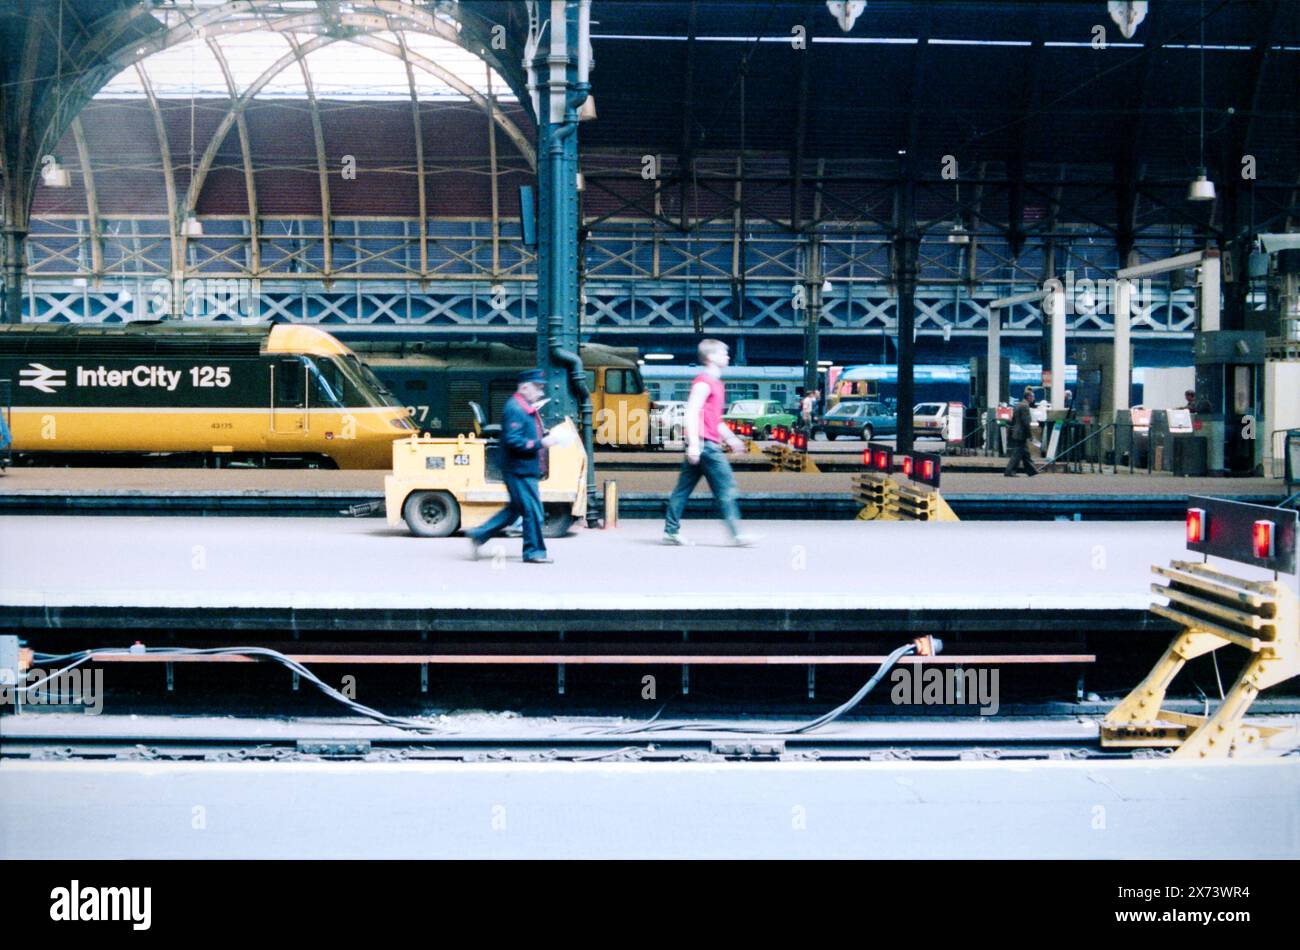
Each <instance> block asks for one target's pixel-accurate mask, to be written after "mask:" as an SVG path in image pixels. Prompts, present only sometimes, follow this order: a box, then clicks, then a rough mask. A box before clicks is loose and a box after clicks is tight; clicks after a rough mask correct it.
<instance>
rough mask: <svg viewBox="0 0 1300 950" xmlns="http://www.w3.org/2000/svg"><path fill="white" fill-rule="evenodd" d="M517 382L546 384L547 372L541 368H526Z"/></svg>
mask: <svg viewBox="0 0 1300 950" xmlns="http://www.w3.org/2000/svg"><path fill="white" fill-rule="evenodd" d="M516 382H519V383H536V384H537V385H539V386H545V385H546V374H545V373H543V372H542V371H541V370H540V369H526V370H524V371H523V372H522V373H520V374H519V377H518V379H517V380H516Z"/></svg>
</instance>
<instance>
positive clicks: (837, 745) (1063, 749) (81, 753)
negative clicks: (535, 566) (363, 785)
mask: <svg viewBox="0 0 1300 950" xmlns="http://www.w3.org/2000/svg"><path fill="white" fill-rule="evenodd" d="M1162 754H1163V753H1160V752H1156V751H1151V750H1137V751H1136V752H1128V751H1125V752H1116V751H1103V750H1102V749H1100V748H1099V747H1098V746H1097V745H1096V744H1095V743H1093V744H1089V743H1085V742H1080V741H1079V739H1078V738H1077V737H1068V738H1067V737H1064V736H1051V735H1045V736H1039V737H1032V736H1024V737H1009V736H1001V737H993V738H990V739H989V740H988V741H979V742H975V741H970V740H968V739H967V740H962V741H956V740H954V739H953V738H952V737H948V738H934V739H927V740H922V739H917V738H916V737H912V738H910V739H908V740H906V741H901V742H900V741H898V740H896V739H895V740H891V739H889V738H887V737H885V736H875V737H865V736H863V735H860V734H859V735H853V734H850V735H843V736H834V735H829V736H781V737H773V736H765V735H761V734H749V735H746V734H737V733H727V734H722V733H718V732H710V731H707V730H704V731H700V732H691V733H685V732H683V733H677V734H668V735H665V734H661V733H653V734H648V735H646V734H637V733H618V734H611V735H587V736H575V735H537V736H529V737H520V736H510V735H446V736H439V735H431V736H401V737H398V736H384V737H376V738H355V737H348V738H332V737H316V738H313V737H310V736H302V737H298V738H294V737H290V736H281V737H275V738H267V737H265V736H257V735H227V736H221V737H213V736H187V735H169V736H150V737H145V736H132V735H110V734H103V735H94V736H89V735H85V734H72V733H69V734H65V735H17V736H14V735H0V761H4V760H27V761H56V760H94V761H110V760H111V761H122V762H152V761H162V762H182V761H189V762H194V761H202V762H244V761H247V762H272V761H316V760H328V761H355V762H391V761H443V762H467V763H483V762H574V763H580V762H588V761H628V762H725V761H771V762H777V761H785V762H791V761H823V762H864V761H867V762H870V761H881V762H898V761H918V762H937V761H990V760H998V761H1027V760H1077V759H1098V760H1109V761H1113V760H1119V759H1132V758H1159V757H1161V755H1162Z"/></svg>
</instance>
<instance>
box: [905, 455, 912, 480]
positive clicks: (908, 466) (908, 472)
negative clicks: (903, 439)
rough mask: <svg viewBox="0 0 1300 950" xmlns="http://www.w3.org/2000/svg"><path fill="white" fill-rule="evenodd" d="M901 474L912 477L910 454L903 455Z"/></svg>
mask: <svg viewBox="0 0 1300 950" xmlns="http://www.w3.org/2000/svg"><path fill="white" fill-rule="evenodd" d="M903 474H904V475H906V476H907V477H908V478H911V477H912V456H910V455H904V456H903Z"/></svg>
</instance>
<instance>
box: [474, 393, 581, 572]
mask: <svg viewBox="0 0 1300 950" xmlns="http://www.w3.org/2000/svg"><path fill="white" fill-rule="evenodd" d="M545 383H546V375H545V374H544V373H543V372H542V371H541V370H540V369H530V370H526V371H525V372H522V373H520V374H519V379H518V384H517V386H516V389H515V394H514V395H513V396H511V397H510V398H509V399H507V400H506V404H505V408H504V409H503V410H502V413H501V448H502V456H503V457H502V463H501V475H502V478H504V479H505V483H506V492H507V493H508V494H509V496H510V502H509V503H508V504H507V505H506V506H505V507H504V508H502V509H501V510H500V511H498V512H497V513H496V514H495V515H493V516H492V518H490V519H489V520H488V521H487V522H486V523H484V524H482V525H480V526H479V527H477V528H471V529H470V530H468V531H466V532H465V536H466V537H467V538H469V541H470V545H471V553H472V556H473V557H474V558H475V559H477V558H478V555H479V548H481V547H483V545H484V544H486V543H487V542H488V541H489V540H491V539H492V538H494V537H496V536H497V535H498V534H501V533H502V532H503V531H505V530H506V528H507V527H509V526H510V525H511V524H512V523H513V522H514V520H515V519H516V518H521V519H522V520H523V529H524V532H523V533H524V563H525V564H550V563H551V562H552V559H551V558H550V557H548V556H547V554H546V542H545V541H544V540H542V524H543V522H544V520H545V514H544V512H543V510H542V494H541V490H540V488H539V483H540V482H541V480H542V479H543V478H545V477H546V463H547V458H546V449H547V448H548V447H549V446H552V445H560V444H563V443H564V442H565V439H566V436H567V435H568V430H563V431H562V432H553V433H551V434H549V435H548V434H546V432H545V431H544V429H543V427H542V417H541V416H540V415H539V414H538V412H537V408H538V406H537V404H538V403H539V402H541V400H542V396H543V395H545V393H546V388H545Z"/></svg>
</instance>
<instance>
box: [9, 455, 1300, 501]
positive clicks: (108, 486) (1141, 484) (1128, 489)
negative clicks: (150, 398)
mask: <svg viewBox="0 0 1300 950" xmlns="http://www.w3.org/2000/svg"><path fill="white" fill-rule="evenodd" d="M653 458H657V459H659V460H660V461H661V462H663V463H664V464H663V468H662V470H658V471H646V470H637V471H632V470H626V469H622V470H620V469H619V468H618V466H617V461H614V462H611V463H609V464H607V465H600V466H598V467H597V470H596V477H597V484H598V485H599V484H600V483H602V482H604V481H605V480H607V479H614V480H616V481H617V482H618V485H619V490H620V491H621V492H622V493H623V494H624V495H627V494H629V493H653V494H664V495H666V494H667V493H668V492H670V491H671V490H672V487H673V484H674V483H675V482H676V479H677V466H678V465H679V464H680V456H676V455H674V456H671V457H670V456H666V455H655V456H653ZM387 474H388V473H387V472H384V471H343V472H340V471H321V470H293V469H183V468H173V469H164V468H11V469H9V470H8V471H7V472H6V473H5V474H4V475H0V495H23V494H57V495H86V496H90V495H131V494H146V495H166V494H170V493H176V494H181V495H196V494H201V495H231V494H240V495H258V494H267V495H279V494H293V495H300V494H304V493H322V494H336V495H339V496H340V497H341V498H355V499H357V500H361V499H368V498H375V497H382V495H383V490H384V476H385V475H387ZM736 481H737V484H738V485H739V487H740V490H741V491H742V492H744V493H761V492H803V493H815V494H842V495H844V496H846V497H847V496H848V494H849V493H850V491H851V489H852V484H853V475H852V473H850V472H830V473H821V474H806V475H805V474H800V473H793V472H765V471H744V470H741V471H737V472H736ZM943 488H944V494H945V495H946V496H948V497H951V498H960V497H962V496H965V495H981V496H983V495H1034V496H1037V495H1044V496H1049V495H1071V496H1134V495H1138V496H1145V495H1152V496H1186V495H1189V494H1191V495H1221V496H1232V497H1239V496H1260V497H1272V498H1276V499H1281V498H1282V496H1283V495H1284V493H1285V489H1284V487H1283V484H1282V481H1281V480H1280V479H1276V478H1178V477H1175V476H1173V475H1169V474H1157V475H1147V474H1145V473H1142V474H1134V475H1129V474H1128V473H1127V472H1121V473H1120V474H1117V475H1110V474H1106V475H1101V474H1076V475H1071V474H1064V473H1052V472H1044V473H1042V474H1040V475H1038V476H1036V477H1034V478H1028V477H1017V478H1014V479H1010V478H1005V477H1003V476H1002V475H1001V474H1000V472H997V471H994V472H987V473H986V472H951V473H947V474H945V475H944V478H943ZM706 493H707V489H706V488H705V487H704V486H703V485H701V487H700V488H699V490H698V491H697V494H699V495H704V494H706Z"/></svg>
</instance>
